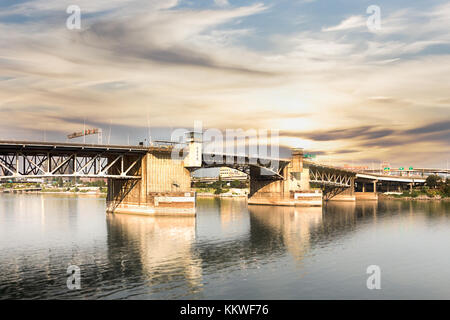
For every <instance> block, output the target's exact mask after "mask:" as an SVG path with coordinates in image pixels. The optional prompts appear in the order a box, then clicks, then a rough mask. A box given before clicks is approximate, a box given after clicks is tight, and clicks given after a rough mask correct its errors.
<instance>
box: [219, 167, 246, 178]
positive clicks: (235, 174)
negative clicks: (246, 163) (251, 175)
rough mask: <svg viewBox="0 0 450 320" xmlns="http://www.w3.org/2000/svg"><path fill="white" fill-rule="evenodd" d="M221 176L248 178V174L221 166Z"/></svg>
mask: <svg viewBox="0 0 450 320" xmlns="http://www.w3.org/2000/svg"><path fill="white" fill-rule="evenodd" d="M219 177H220V179H222V180H247V174H246V173H244V172H242V171H239V170H236V169H233V168H228V167H221V168H220V170H219Z"/></svg>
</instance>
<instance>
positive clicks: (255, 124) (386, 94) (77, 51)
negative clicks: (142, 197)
mask: <svg viewBox="0 0 450 320" xmlns="http://www.w3.org/2000/svg"><path fill="white" fill-rule="evenodd" d="M69 5H77V6H79V7H80V9H81V29H80V30H69V29H68V28H66V20H67V18H68V17H69V14H67V13H66V9H67V7H68V6H69ZM371 5H375V6H378V7H379V8H380V13H381V23H380V27H381V29H380V30H377V31H375V32H373V30H372V31H371V30H369V28H368V27H367V19H368V18H369V17H370V13H367V8H368V7H369V6H371ZM449 30H450V3H449V2H448V1H437V0H427V1H405V0H400V1H372V0H371V1H356V0H355V1H344V0H337V1H321V0H290V1H289V0H280V1H245V0H242V1H237V0H236V1H233V0H228V1H227V0H215V1H214V0H201V1H183V0H180V1H177V0H153V1H144V0H94V1H93V0H90V1H88V0H74V1H73V0H71V1H65V0H35V1H24V0H19V1H17V0H3V1H1V2H0V140H7V139H9V140H11V139H14V140H44V139H46V140H47V141H65V137H66V135H67V134H69V133H71V132H74V131H79V130H82V129H83V127H84V124H86V127H87V128H90V127H100V128H102V129H103V141H104V142H106V141H107V137H108V136H109V132H111V136H110V142H111V143H115V144H126V143H128V137H129V141H130V143H134V144H136V143H137V142H139V141H143V140H144V139H146V138H148V135H149V128H150V134H151V135H152V138H153V139H168V138H169V137H170V132H171V131H172V130H173V129H176V128H191V127H192V126H193V124H194V121H197V120H200V121H202V122H203V125H204V128H205V129H207V128H218V129H220V130H225V129H227V128H230V129H237V128H242V129H244V130H247V129H262V128H264V129H277V130H279V132H280V142H281V144H282V146H283V147H303V148H305V149H306V150H308V151H309V152H312V153H316V154H317V155H318V156H319V157H320V159H321V160H323V161H336V162H337V163H340V164H343V163H348V164H352V163H353V164H354V165H358V164H365V165H368V166H371V165H372V163H374V164H375V165H377V164H379V163H380V161H384V160H387V161H390V162H391V164H392V165H393V166H410V165H412V166H422V167H445V166H447V162H448V160H450V151H449V150H450V149H449V147H450V32H449ZM94 140H95V139H94V138H92V137H91V138H88V139H87V141H94ZM79 141H82V140H79Z"/></svg>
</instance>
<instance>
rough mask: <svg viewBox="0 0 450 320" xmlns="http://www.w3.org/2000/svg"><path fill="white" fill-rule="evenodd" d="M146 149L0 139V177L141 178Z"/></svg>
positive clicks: (3, 178)
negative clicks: (140, 170)
mask: <svg viewBox="0 0 450 320" xmlns="http://www.w3.org/2000/svg"><path fill="white" fill-rule="evenodd" d="M147 150H148V148H145V147H137V146H133V147H130V146H104V145H85V144H81V145H80V144H73V143H45V142H20V141H14V142H13V141H0V180H7V179H12V178H14V179H20V178H25V179H26V178H57V177H85V178H113V179H140V172H139V168H140V160H141V158H142V157H143V156H144V155H145V154H146V153H147Z"/></svg>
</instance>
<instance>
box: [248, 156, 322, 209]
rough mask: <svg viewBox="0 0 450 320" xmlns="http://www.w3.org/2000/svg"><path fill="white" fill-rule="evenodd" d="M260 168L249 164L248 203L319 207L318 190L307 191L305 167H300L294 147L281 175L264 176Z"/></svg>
mask: <svg viewBox="0 0 450 320" xmlns="http://www.w3.org/2000/svg"><path fill="white" fill-rule="evenodd" d="M263 173H264V169H262V168H259V167H250V194H249V198H248V204H249V205H278V206H322V193H321V192H320V190H317V191H312V190H310V184H309V170H308V168H304V167H303V152H302V150H299V149H294V150H293V152H292V159H291V161H290V162H289V164H287V165H286V166H285V167H284V168H283V169H282V170H281V172H280V176H281V177H276V176H274V175H264V174H263Z"/></svg>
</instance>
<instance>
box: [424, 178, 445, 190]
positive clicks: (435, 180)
mask: <svg viewBox="0 0 450 320" xmlns="http://www.w3.org/2000/svg"><path fill="white" fill-rule="evenodd" d="M441 180H442V179H441V177H439V176H438V175H435V174H432V175H430V176H428V177H427V179H426V180H425V184H426V185H427V186H429V187H430V188H433V189H435V188H436V187H437V186H438V185H439V184H440V182H441Z"/></svg>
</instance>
